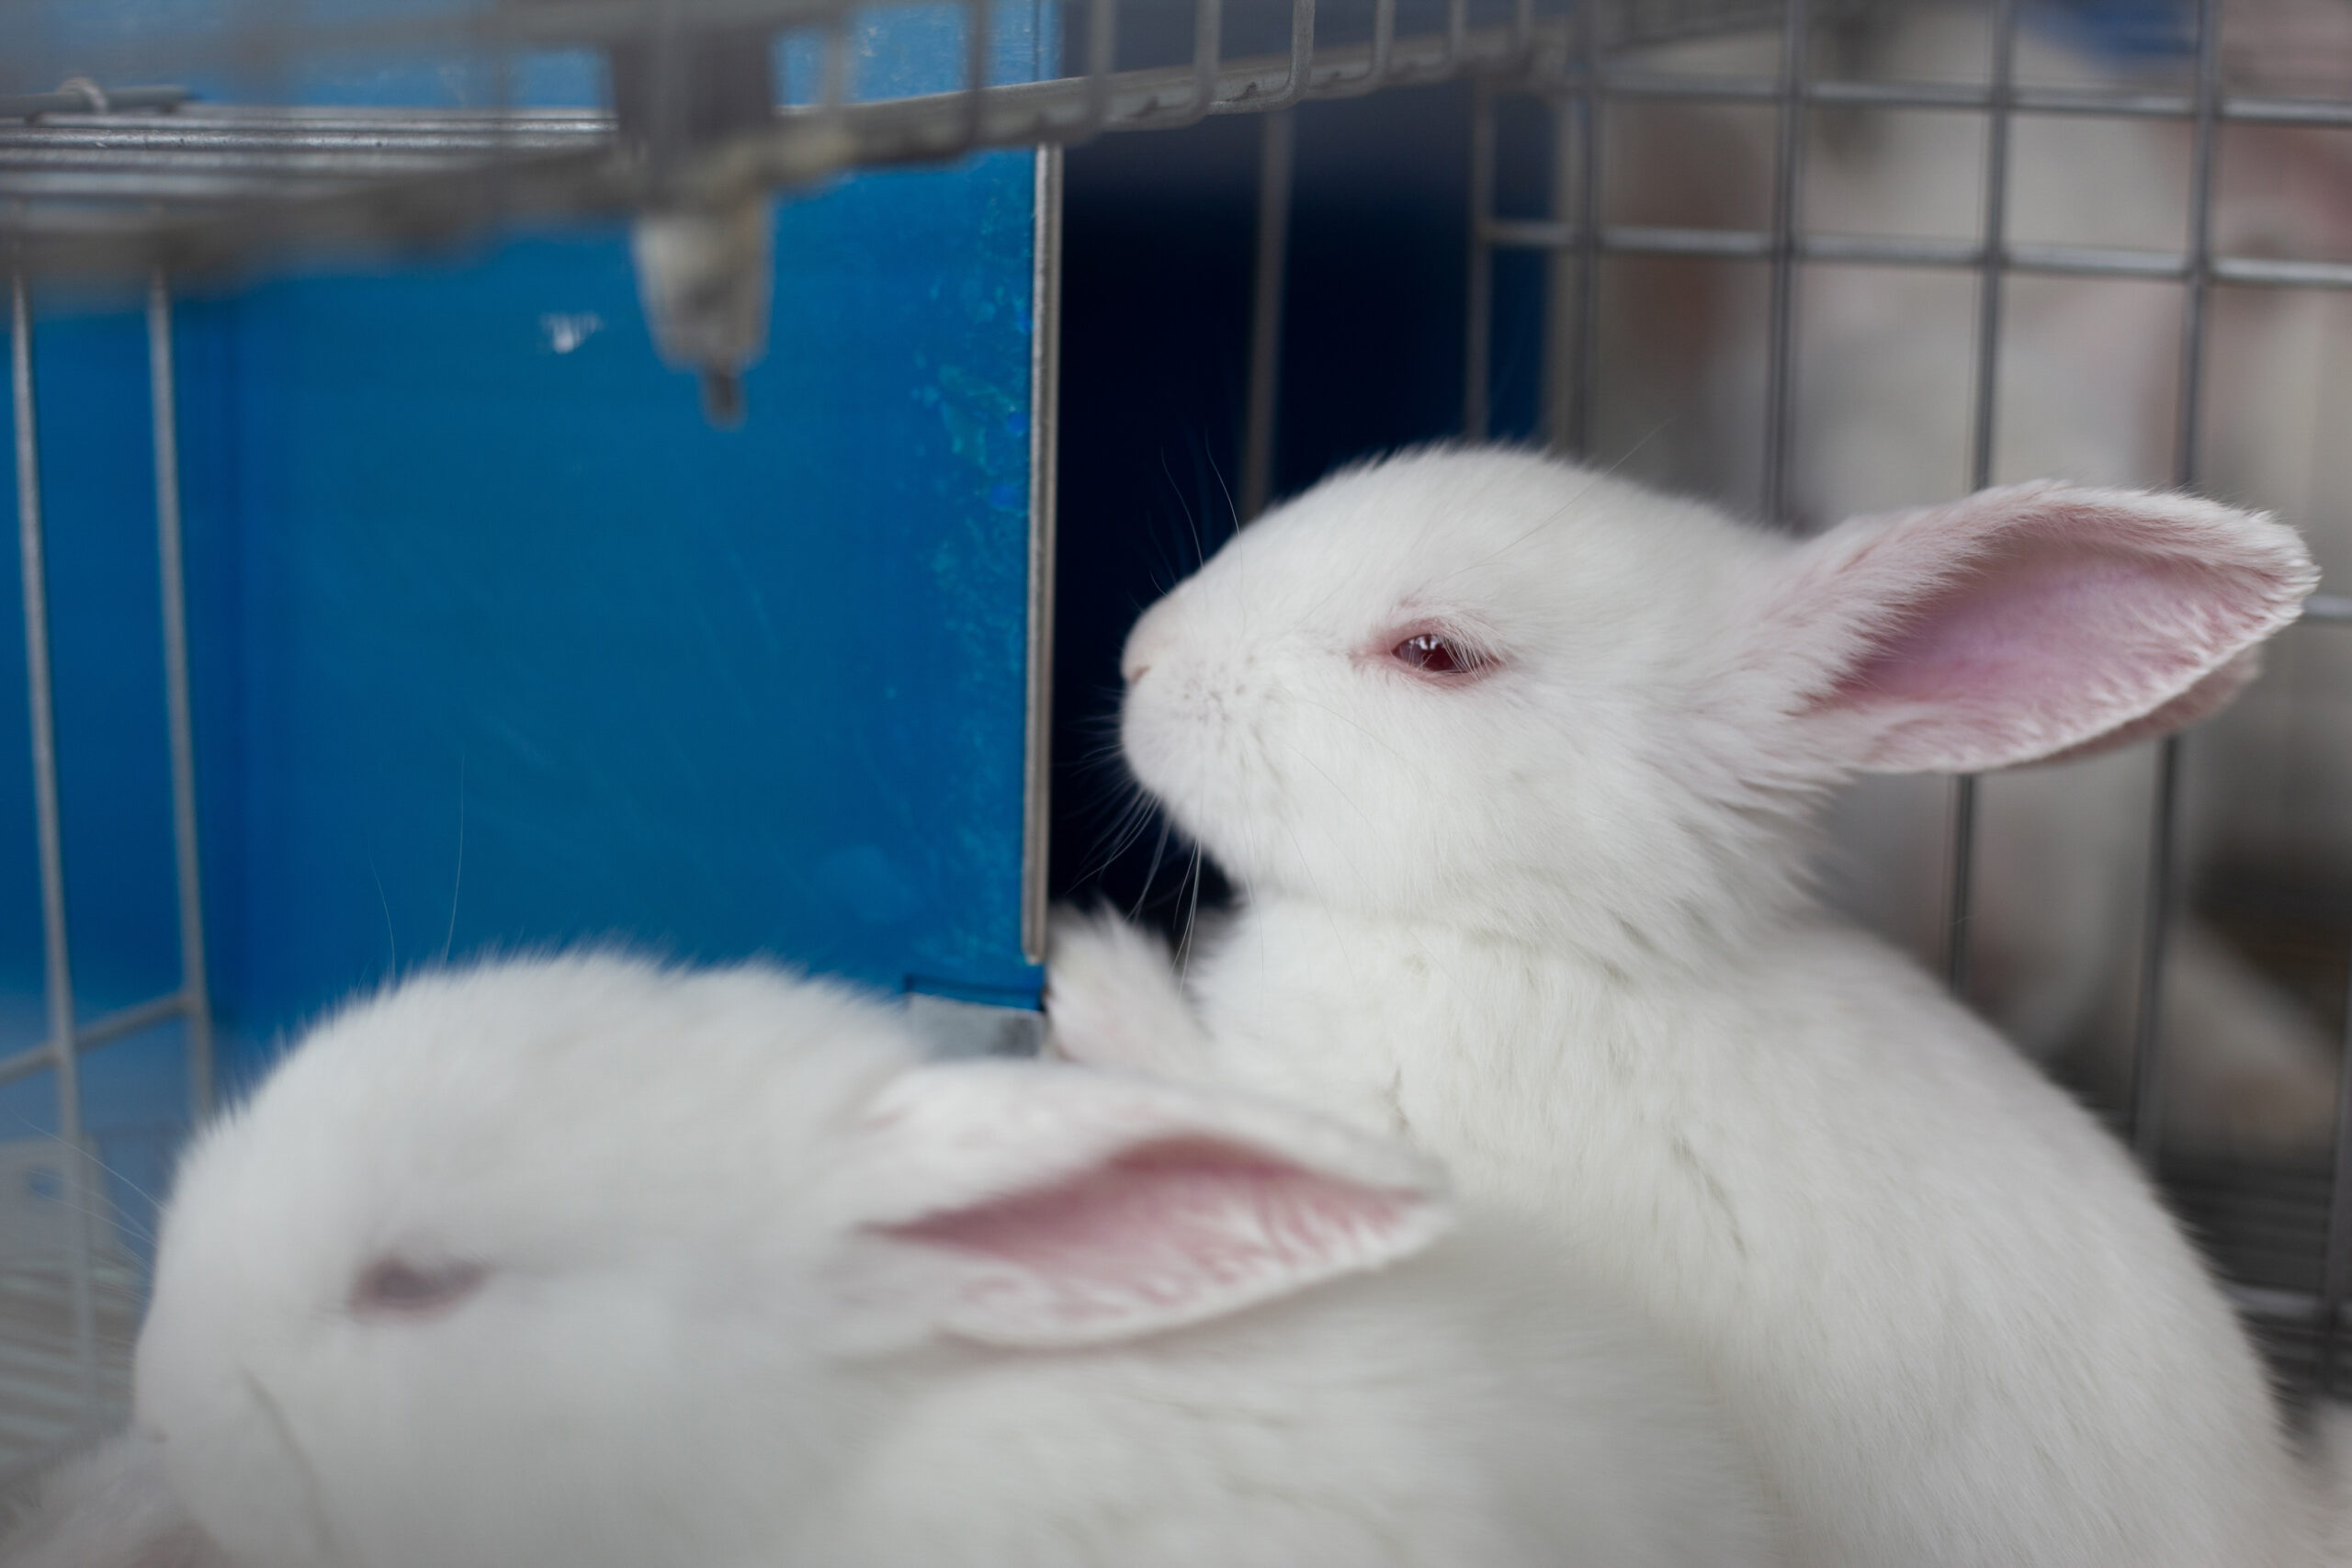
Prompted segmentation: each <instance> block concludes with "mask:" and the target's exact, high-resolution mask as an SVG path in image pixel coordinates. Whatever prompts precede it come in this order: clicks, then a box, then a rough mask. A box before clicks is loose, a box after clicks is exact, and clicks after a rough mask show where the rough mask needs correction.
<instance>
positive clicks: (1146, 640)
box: [1119, 613, 1168, 686]
mask: <svg viewBox="0 0 2352 1568" xmlns="http://www.w3.org/2000/svg"><path fill="white" fill-rule="evenodd" d="M1160 625H1161V623H1160V621H1159V617H1158V616H1156V615H1150V614H1148V613H1147V614H1146V615H1145V616H1144V618H1143V619H1142V620H1140V621H1137V622H1136V629H1135V630H1134V631H1132V632H1129V633H1128V634H1127V646H1126V648H1125V650H1124V651H1123V652H1122V653H1121V654H1120V655H1119V677H1120V679H1122V680H1124V681H1125V682H1126V683H1127V684H1128V685H1130V686H1132V685H1134V684H1135V683H1136V682H1137V681H1140V680H1142V679H1143V678H1144V676H1145V674H1146V673H1147V672H1148V671H1150V669H1151V667H1152V665H1153V664H1154V663H1155V662H1157V661H1158V660H1159V655H1160V652H1161V649H1163V647H1164V646H1165V645H1166V643H1167V641H1168V638H1167V636H1166V635H1165V634H1164V633H1163V632H1162V631H1161V629H1160Z"/></svg>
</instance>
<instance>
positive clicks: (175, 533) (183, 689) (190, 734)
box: [147, 271, 212, 1121]
mask: <svg viewBox="0 0 2352 1568" xmlns="http://www.w3.org/2000/svg"><path fill="white" fill-rule="evenodd" d="M147 374H148V381H149V384H150V400H151V410H152V413H151V418H152V422H153V426H154V434H155V556H156V562H157V568H158V571H159V574H160V577H161V587H162V592H163V615H164V714H165V717H166V721H167V723H168V725H169V727H170V732H171V748H172V850H173V854H174V858H175V867H174V870H175V876H176V880H177V884H178V890H179V915H180V1003H181V1010H182V1013H183V1015H184V1016H185V1018H186V1019H187V1092H188V1107H189V1111H190V1114H192V1115H193V1116H195V1117H196V1118H197V1119H198V1120H199V1121H200V1120H201V1119H202V1118H203V1117H204V1116H205V1115H206V1114H208V1113H209V1111H211V1109H212V993H211V987H210V985H209V980H208V978H207V976H206V972H205V964H204V889H203V883H202V881H201V880H200V876H199V866H198V853H197V826H196V725H195V719H194V716H193V713H192V709H191V706H190V704H189V701H188V679H187V572H186V570H185V567H184V565H183V560H182V556H181V549H180V441H179V398H178V392H177V389H176V387H175V377H174V372H173V362H172V292H171V285H170V282H169V280H168V279H166V278H165V277H164V275H163V273H162V272H160V271H158V272H156V273H155V274H153V276H151V277H150V278H149V279H148V283H147Z"/></svg>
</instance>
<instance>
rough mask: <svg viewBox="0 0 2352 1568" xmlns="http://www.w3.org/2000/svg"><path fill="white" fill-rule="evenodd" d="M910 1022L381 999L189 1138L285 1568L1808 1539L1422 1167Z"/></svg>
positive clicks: (585, 1567) (1678, 1554)
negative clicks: (1463, 1221) (920, 1055)
mask: <svg viewBox="0 0 2352 1568" xmlns="http://www.w3.org/2000/svg"><path fill="white" fill-rule="evenodd" d="M912 1039H913V1037H912V1035H911V1033H910V1030H909V1027H908V1025H907V1023H906V1022H905V1021H904V1019H903V1018H902V1017H901V1016H900V1015H899V1014H896V1013H894V1012H892V1011H891V1010H888V1009H886V1008H884V1007H882V1006H880V1005H878V1004H877V1003H875V1002H873V1001H869V1000H866V999H863V998H858V997H855V996H854V995H852V994H850V993H848V992H846V991H844V990H842V989H840V988H837V987H831V986H827V985H821V984H814V983H806V982H797V981H794V980H792V979H790V978H788V977H786V976H782V975H780V974H778V973H775V972H773V971H769V970H764V969H760V968H756V967H747V968H741V969H732V970H725V971H718V972H710V973H701V974H687V973H678V972H665V971H662V970H659V969H656V968H653V967H651V966H650V965H646V964H639V963H633V962H628V961H623V960H619V959H615V958H610V957H594V956H589V957H572V958H566V959H557V960H543V961H535V962H526V963H517V964H506V965H498V966H491V967H484V968H481V969H477V970H473V971H470V972H465V973H459V974H454V975H446V976H435V977H429V978H424V979H419V980H414V981H412V982H410V983H408V984H406V985H404V986H402V987H400V988H398V989H397V990H394V991H392V992H390V993H389V994H387V995H384V996H381V997H379V998H376V999H374V1000H372V1001H368V1002H365V1003H362V1004H360V1005H358V1006H356V1007H354V1008H352V1009H351V1010H348V1011H346V1012H345V1013H344V1014H342V1015H341V1016H340V1017H337V1018H335V1019H334V1020H332V1021H329V1022H328V1023H326V1024H325V1025H324V1026H322V1028H321V1029H319V1030H318V1031H317V1032H314V1033H313V1034H312V1035H311V1037H310V1038H309V1040H308V1041H307V1043H304V1044H303V1045H302V1046H301V1047H300V1049H299V1050H298V1051H296V1052H295V1053H294V1054H293V1055H291V1056H290V1057H289V1058H288V1060H287V1061H286V1062H285V1063H284V1065H283V1066H280V1067H279V1068H278V1069H277V1072H276V1073H275V1074H274V1075H273V1077H271V1078H270V1079H269V1080H268V1081H267V1082H266V1085H265V1086H264V1087H263V1088H262V1089H260V1091H259V1093H258V1094H257V1096H256V1097H255V1098H254V1100H253V1101H252V1102H251V1103H250V1104H249V1105H248V1106H246V1107H245V1108H244V1109H243V1111H240V1112H238V1113H236V1114H234V1115H233V1116H232V1117H231V1118H229V1119H228V1120H227V1121H226V1122H223V1123H221V1124H220V1125H219V1126H218V1127H216V1128H214V1129H213V1130H212V1131H211V1132H210V1133H209V1134H207V1135H206V1136H205V1137H204V1139H203V1140H202V1142H201V1143H200V1144H199V1145H198V1146H197V1147H196V1149H195V1150H194V1152H193V1154H192V1155H191V1156H190V1158H189V1159H188V1161H187V1165H186V1167H185V1168H184V1170H183V1172H182V1175H181V1179H180V1182H179V1186H178V1190H177V1191H176V1193H175V1196H174V1198H173V1200H172V1201H171V1204H170V1207H169V1211H168V1213H167V1214H166V1217H165V1220H164V1231H163V1240H162V1247H161V1252H160V1256H159V1259H158V1263H157V1273H156V1284H155V1296H154V1304H153V1310H152V1313H151V1315H150V1317H149V1319H148V1322H147V1325H146V1328H145V1330H144V1333H143V1335H142V1337H141V1343H140V1347H139V1361H138V1375H137V1404H138V1417H137V1418H138V1421H139V1423H140V1425H141V1427H142V1428H144V1429H146V1430H149V1431H152V1432H153V1434H154V1435H155V1437H156V1438H157V1439H158V1440H159V1441H160V1442H161V1443H162V1444H163V1447H164V1453H165V1457H166V1464H167V1468H168V1471H169V1473H170V1476H171V1479H172V1482H173V1483H174V1485H175V1487H176V1488H177V1489H178V1491H179V1492H180V1494H181V1495H183V1496H184V1497H185V1498H186V1499H187V1504H188V1506H189V1507H190V1509H191V1510H192V1511H193V1512H194V1514H195V1516H196V1517H198V1519H199V1520H200V1521H201V1522H202V1524H203V1525H204V1527H205V1529H207V1531H208V1532H209V1534H210V1535H212V1537H213V1538H214V1539H216V1540H219V1541H220V1542H221V1543H223V1545H224V1546H225V1547H226V1548H227V1549H228V1550H229V1551H232V1553H233V1554H234V1555H235V1557H236V1559H237V1561H238V1562H239V1563H240V1564H241V1565H242V1568H414V1565H417V1564H425V1563H430V1564H432V1565H433V1568H468V1565H472V1568H541V1565H544V1568H597V1565H600V1564H609V1565H612V1568H662V1565H664V1564H673V1565H675V1568H755V1565H756V1568H789V1565H792V1564H801V1563H808V1564H822V1565H825V1568H851V1565H877V1568H888V1565H905V1568H919V1565H920V1568H938V1565H940V1564H949V1563H954V1564H1002V1565H1006V1568H1012V1565H1015V1564H1018V1565H1023V1568H1033V1565H1046V1568H1050V1565H1053V1564H1079V1563H1113V1564H1167V1565H1170V1568H1174V1565H1178V1564H1182V1565H1185V1568H1198V1565H1200V1564H1205V1563H1218V1564H1234V1563H1239V1564H1264V1565H1267V1568H1275V1565H1278V1564H1279V1565H1290V1564H1330V1565H1333V1568H1342V1565H1356V1564H1369V1563H1381V1562H1386V1563H1428V1564H1441V1563H1442V1564H1470V1563H1477V1564H1488V1563H1498V1564H1509V1563H1526V1564H1554V1563H1563V1562H1592V1563H1611V1564H1615V1563H1626V1564H1632V1563H1641V1564H1668V1563H1758V1562H1769V1561H1771V1560H1772V1559H1771V1557H1770V1548H1769V1539H1770V1538H1769V1532H1770V1529H1772V1528H1773V1526H1772V1525H1771V1522H1770V1515H1769V1513H1768V1509H1767V1505H1766V1503H1765V1501H1764V1496H1763V1494H1762V1491H1761V1486H1760V1482H1759V1481H1758V1479H1757V1476H1756V1473H1755V1471H1754V1467H1753V1466H1752V1464H1751V1463H1750V1461H1747V1460H1745V1459H1743V1458H1741V1457H1740V1456H1739V1454H1738V1452H1737V1450H1736V1449H1735V1448H1734V1446H1733V1444H1732V1443H1731V1441H1730V1439H1729V1438H1728V1437H1727V1432H1728V1424H1727V1423H1726V1422H1724V1420H1723V1419H1722V1418H1721V1417H1720V1416H1713V1415H1711V1414H1710V1411H1709V1406H1708V1404H1707V1401H1706V1397H1705V1395H1704V1394H1703V1393H1702V1392H1701V1389H1700V1385H1699V1384H1698V1382H1697V1381H1696V1380H1695V1379H1693V1378H1691V1377H1689V1376H1686V1375H1683V1374H1680V1373H1679V1372H1678V1371H1676V1370H1675V1366H1674V1364H1673V1363H1671V1362H1669V1361H1668V1360H1665V1359H1661V1358H1660V1357H1659V1356H1657V1354H1656V1353H1655V1352H1653V1351H1651V1350H1648V1349H1645V1348H1643V1345H1642V1343H1641V1341H1640V1340H1639V1339H1638V1338H1637V1337H1634V1334H1633V1333H1632V1331H1631V1330H1629V1329H1627V1328H1625V1327H1623V1326H1622V1324H1623V1322H1629V1321H1630V1319H1621V1317H1620V1316H1618V1315H1615V1314H1611V1313H1610V1312H1609V1311H1608V1310H1607V1309H1606V1308H1605V1307H1604V1306H1603V1305H1602V1304H1601V1303H1600V1301H1599V1300H1598V1299H1597V1298H1595V1299H1590V1300H1587V1299H1586V1298H1588V1297H1591V1296H1592V1292H1589V1291H1585V1292H1579V1291H1578V1290H1577V1289H1576V1288H1575V1287H1574V1286H1573V1284H1571V1283H1570V1282H1569V1281H1567V1280H1566V1279H1565V1277H1564V1276H1563V1275H1562V1274H1561V1273H1560V1271H1558V1270H1557V1269H1554V1268H1552V1267H1550V1266H1549V1265H1547V1264H1545V1263H1544V1262H1543V1261H1541V1260H1540V1259H1538V1258H1528V1257H1526V1256H1525V1252H1526V1249H1525V1248H1524V1247H1521V1245H1520V1242H1519V1238H1518V1237H1515V1236H1510V1235H1482V1234H1480V1233H1479V1232H1478V1231H1476V1229H1475V1228H1473V1229H1469V1230H1464V1231H1462V1232H1460V1233H1457V1234H1453V1235H1442V1233H1444V1232H1446V1231H1448V1230H1449V1228H1450V1226H1451V1224H1452V1220H1451V1209H1450V1205H1449V1202H1448V1201H1447V1200H1446V1198H1445V1196H1444V1194H1443V1190H1442V1185H1443V1184H1442V1177H1441V1174H1440V1172H1439V1171H1438V1170H1437V1168H1435V1167H1434V1166H1432V1165H1431V1164H1430V1163H1429V1162H1428V1160H1427V1159H1426V1158H1425V1157H1424V1156H1418V1155H1415V1154H1413V1153H1411V1152H1409V1151H1408V1150H1405V1149H1403V1148H1401V1147H1398V1146H1396V1145H1390V1144H1387V1143H1384V1142H1381V1141H1378V1140H1375V1139H1372V1138H1368V1137H1365V1136H1363V1135H1362V1134H1356V1133H1352V1132H1349V1131H1347V1130H1345V1129H1342V1128H1340V1127H1337V1126H1334V1125H1331V1124H1329V1123H1327V1122H1322V1121H1320V1120H1318V1119H1315V1118H1310V1117H1307V1116H1306V1115H1303V1114H1301V1113H1298V1112H1295V1111H1289V1110H1286V1109H1282V1108H1277V1107H1275V1106H1272V1105H1269V1104H1264V1103H1261V1102H1259V1101H1256V1100H1251V1099H1247V1098H1244V1097H1242V1096H1239V1095H1237V1094H1234V1093H1231V1092H1229V1091H1223V1092H1208V1091H1204V1090H1200V1089H1187V1088H1183V1087H1181V1086H1174V1085H1169V1084H1165V1083H1159V1082H1155V1081H1152V1080H1149V1079H1145V1078H1136V1077H1123V1076H1121V1075H1117V1074H1110V1073H1101V1072H1096V1071H1093V1070H1091V1069H1086V1068H1080V1067H1072V1066H1066V1065H1060V1064H1047V1063H1037V1062H1005V1061H997V1062H964V1063H930V1064H919V1063H918V1061H917V1060H916V1048H915V1046H914V1044H913V1043H912ZM1344 1276H1356V1277H1355V1278H1343V1277H1344Z"/></svg>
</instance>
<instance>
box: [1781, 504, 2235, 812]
mask: <svg viewBox="0 0 2352 1568" xmlns="http://www.w3.org/2000/svg"><path fill="white" fill-rule="evenodd" d="M2214 598H2215V592H2214V584H2213V581H2212V575H2211V573H2208V572H2204V571H2201V570H2199V568H2198V567H2197V566H2196V565H2195V564H2194V563H2190V562H2184V561H2180V560H2176V559H2167V558H2162V557H2154V556H2147V555H2139V554H2133V553H2129V552H2125V551H2119V550H2114V549H2098V548H2092V547H2086V546H2084V545H2082V544H2080V543H2076V542H2074V541H2070V540H2065V539H2053V538H2050V537H2047V536H2044V537H2039V538H2037V537H2033V536H2025V537H2022V538H2018V539H2015V540H2014V541H2012V542H2009V543H2007V544H2006V545H2005V546H2004V547H2001V548H2000V549H1998V550H1997V551H1996V552H1995V553H1993V554H1992V555H1990V556H1989V557H1986V558H1979V559H1978V560H1975V561H1973V562H1971V563H1970V564H1969V566H1968V567H1967V568H1966V569H1965V570H1963V572H1962V575H1961V576H1959V577H1958V578H1957V579H1955V580H1954V581H1951V583H1949V584H1947V585H1946V586H1945V587H1943V588H1942V589H1940V590H1939V592H1936V593H1934V594H1933V595H1931V596H1930V597H1928V598H1927V599H1926V600H1924V601H1921V602H1920V603H1918V604H1913V605H1910V606H1907V607H1906V609H1905V613H1904V615H1903V619H1902V623H1901V625H1900V626H1898V627H1897V628H1896V629H1895V630H1894V631H1892V632H1891V633H1889V634H1887V635H1886V636H1884V637H1883V638H1881V640H1880V641H1879V643H1878V645H1877V646H1876V647H1875V648H1874V649H1872V650H1871V653H1870V654H1869V655H1868V656H1867V657H1866V658H1865V659H1864V660H1863V661H1862V662H1861V663H1860V664H1859V665H1858V666H1857V667H1855V668H1854V669H1853V670H1852V671H1850V672H1849V673H1848V674H1847V675H1846V676H1845V677H1844V678H1843V679H1842V680H1840V681H1839V682H1838V684H1837V686H1836V687H1835V688H1834V689H1833V690H1832V691H1831V692H1830V693H1829V694H1828V695H1827V696H1826V698H1825V699H1824V700H1823V702H1822V703H1821V704H1820V706H1821V707H1823V708H1825V709H1836V708H1844V709H1848V710H1851V711H1867V710H1870V709H1872V708H1876V707H1881V706H1885V705H1904V706H1907V707H1917V708H1918V709H1919V710H1920V712H1919V716H1917V718H1916V719H1912V720H1909V721H1906V722H1904V723H1901V724H1899V725H1897V726H1896V727H1895V728H1893V729H1892V730H1891V731H1890V732H1888V733H1887V734H1885V735H1884V736H1883V737H1882V738H1881V739H1880V740H1879V741H1878V743H1877V744H1876V745H1875V747H1874V748H1873V750H1872V751H1871V755H1869V756H1868V757H1866V758H1865V759H1863V762H1864V765H1865V766H1871V767H1877V768H1883V769H1890V770H1895V769H1920V770H1930V769H1944V768H1978V767H1997V766H2001V765H2003V764H2005V763H2007V762H2014V761H2026V760H2029V759H2030V758H2033V757H2036V756H2040V755H2042V754H2045V753H2047V752H2049V751H2052V750H2057V749H2059V748H2061V747H2064V746H2067V745H2071V744H2074V743H2075V742H2076V741H2078V740H2080V739H2086V738H2088V737H2090V736H2095V735H2098V734H2099V733H2101V732H2102V731H2104V730H2107V729H2109V728H2113V727H2114V726H2116V725H2119V724H2121V723H2123V722H2125V721H2126V720H2128V719H2130V718H2131V717H2133V716H2136V715H2137V714H2138V713H2139V712H2141V711H2142V710H2143V709H2144V708H2145V707H2146V706H2147V705H2148V704H2149V703H2151V702H2153V701H2154V700H2156V699H2158V698H2160V697H2161V696H2163V695H2164V694H2165V693H2166V692H2168V691H2170V690H2172V689H2173V688H2175V687H2177V686H2178V685H2179V684H2180V683H2181V682H2184V681H2186V680H2188V678H2190V677H2191V676H2192V675H2193V674H2194V673H2195V672H2196V671H2198V670H2199V669H2200V668H2201V667H2202V665H2203V664H2204V663H2205V662H2206V661H2207V660H2209V659H2210V658H2211V653H2212V650H2213V648H2214V645H2215V643H2216V641H2217V640H2218V638H2219V637H2220V636H2221V635H2222V628H2221V627H2219V626H2216V625H2214V624H2213V623H2214V617H2213V615H2211V604H2212V601H2213V600H2214Z"/></svg>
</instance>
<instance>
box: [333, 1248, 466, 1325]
mask: <svg viewBox="0 0 2352 1568" xmlns="http://www.w3.org/2000/svg"><path fill="white" fill-rule="evenodd" d="M488 1272H489V1270H487V1269H483V1268H482V1266H481V1264H479V1263H443V1264H436V1265H433V1266H429V1267H427V1266H421V1265H418V1264H414V1263H410V1262H407V1261H405V1260H403V1259H401V1258H378V1259H377V1260H376V1261H375V1262H374V1263H373V1264H371V1265H369V1266H368V1271H367V1272H366V1273H364V1274H362V1275H360V1276H359V1282H358V1283H357V1284H356V1285H355V1286H354V1287H353V1288H352V1292H351V1305H352V1309H353V1310H354V1311H356V1312H358V1313H361V1314H368V1315H392V1316H410V1317H413V1316H424V1315H429V1314H435V1313H439V1312H443V1311H446V1310H447V1309H448V1308H450V1307H453V1306H455V1305H457V1304H458V1303H459V1302H461V1301H464V1300H465V1299H466V1298H467V1297H468V1296H469V1295H472V1294H473V1293H474V1292H475V1291H476V1290H477V1289H478V1288H480V1286H481V1282H482V1279H483V1276H484V1275H486V1274H487V1273H488Z"/></svg>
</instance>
